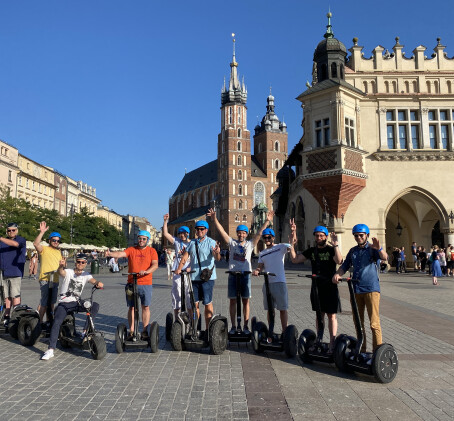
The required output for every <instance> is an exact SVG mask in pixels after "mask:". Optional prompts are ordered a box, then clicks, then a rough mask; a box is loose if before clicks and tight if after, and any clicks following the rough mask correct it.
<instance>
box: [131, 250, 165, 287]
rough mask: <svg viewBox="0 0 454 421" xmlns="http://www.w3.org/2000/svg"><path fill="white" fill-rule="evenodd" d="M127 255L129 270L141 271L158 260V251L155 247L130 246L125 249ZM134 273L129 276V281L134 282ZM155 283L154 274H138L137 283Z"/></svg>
mask: <svg viewBox="0 0 454 421" xmlns="http://www.w3.org/2000/svg"><path fill="white" fill-rule="evenodd" d="M125 253H126V256H127V257H128V271H129V272H140V271H141V270H147V269H148V268H149V267H150V266H151V262H152V261H153V260H158V253H156V250H155V249H154V248H153V247H145V248H143V249H141V248H139V247H128V248H127V249H126V250H125ZM132 282H133V279H132V275H129V276H128V283H130V284H132ZM152 283H153V274H152V273H149V274H148V275H144V276H140V275H138V276H137V285H151V284H152Z"/></svg>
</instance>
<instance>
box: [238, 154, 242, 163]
mask: <svg viewBox="0 0 454 421" xmlns="http://www.w3.org/2000/svg"><path fill="white" fill-rule="evenodd" d="M238 165H241V155H238Z"/></svg>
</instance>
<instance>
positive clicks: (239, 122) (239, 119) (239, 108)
mask: <svg viewBox="0 0 454 421" xmlns="http://www.w3.org/2000/svg"><path fill="white" fill-rule="evenodd" d="M238 124H241V107H238ZM240 133H241V132H240V131H239V130H238V137H240Z"/></svg>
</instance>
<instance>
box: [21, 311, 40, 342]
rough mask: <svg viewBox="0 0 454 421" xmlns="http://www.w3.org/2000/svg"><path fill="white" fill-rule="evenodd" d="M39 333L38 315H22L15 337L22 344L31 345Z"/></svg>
mask: <svg viewBox="0 0 454 421" xmlns="http://www.w3.org/2000/svg"><path fill="white" fill-rule="evenodd" d="M40 335H41V323H40V322H39V318H38V317H22V318H21V319H20V321H19V326H18V328H17V337H18V339H19V342H20V343H21V344H22V345H24V346H33V345H35V343H36V341H37V340H38V338H39V336H40Z"/></svg>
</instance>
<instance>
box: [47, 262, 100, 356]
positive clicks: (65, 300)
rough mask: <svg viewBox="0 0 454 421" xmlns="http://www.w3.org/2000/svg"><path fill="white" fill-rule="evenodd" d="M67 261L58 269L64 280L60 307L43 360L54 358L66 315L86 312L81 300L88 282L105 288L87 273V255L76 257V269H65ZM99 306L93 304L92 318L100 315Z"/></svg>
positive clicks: (56, 312)
mask: <svg viewBox="0 0 454 421" xmlns="http://www.w3.org/2000/svg"><path fill="white" fill-rule="evenodd" d="M65 267H66V260H65V259H62V260H60V264H59V267H58V273H59V275H60V276H61V277H62V278H63V281H62V285H61V289H60V299H59V300H58V306H57V308H56V309H55V316H54V323H53V324H52V329H51V331H50V342H49V348H48V349H47V351H46V352H45V353H44V354H43V356H42V357H41V359H42V360H49V359H51V358H52V357H53V356H54V350H55V348H56V346H57V339H58V334H59V333H60V327H61V324H62V323H63V320H64V319H65V317H66V315H67V314H68V313H70V312H74V311H75V312H82V311H85V308H84V306H83V300H81V299H80V296H81V295H82V290H83V289H84V286H85V284H86V283H87V282H89V283H90V284H92V285H96V287H97V288H103V287H104V285H103V283H102V282H99V281H97V280H96V279H95V278H93V277H92V276H91V275H90V274H89V273H88V272H86V271H85V268H86V267H87V255H86V254H84V253H79V254H77V255H76V267H75V268H74V269H65ZM98 310H99V304H98V303H95V302H93V304H92V306H91V310H90V312H91V316H92V318H93V319H94V318H95V316H96V314H98ZM87 328H88V326H85V327H84V331H83V333H82V335H83V336H85V331H86V330H87Z"/></svg>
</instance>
